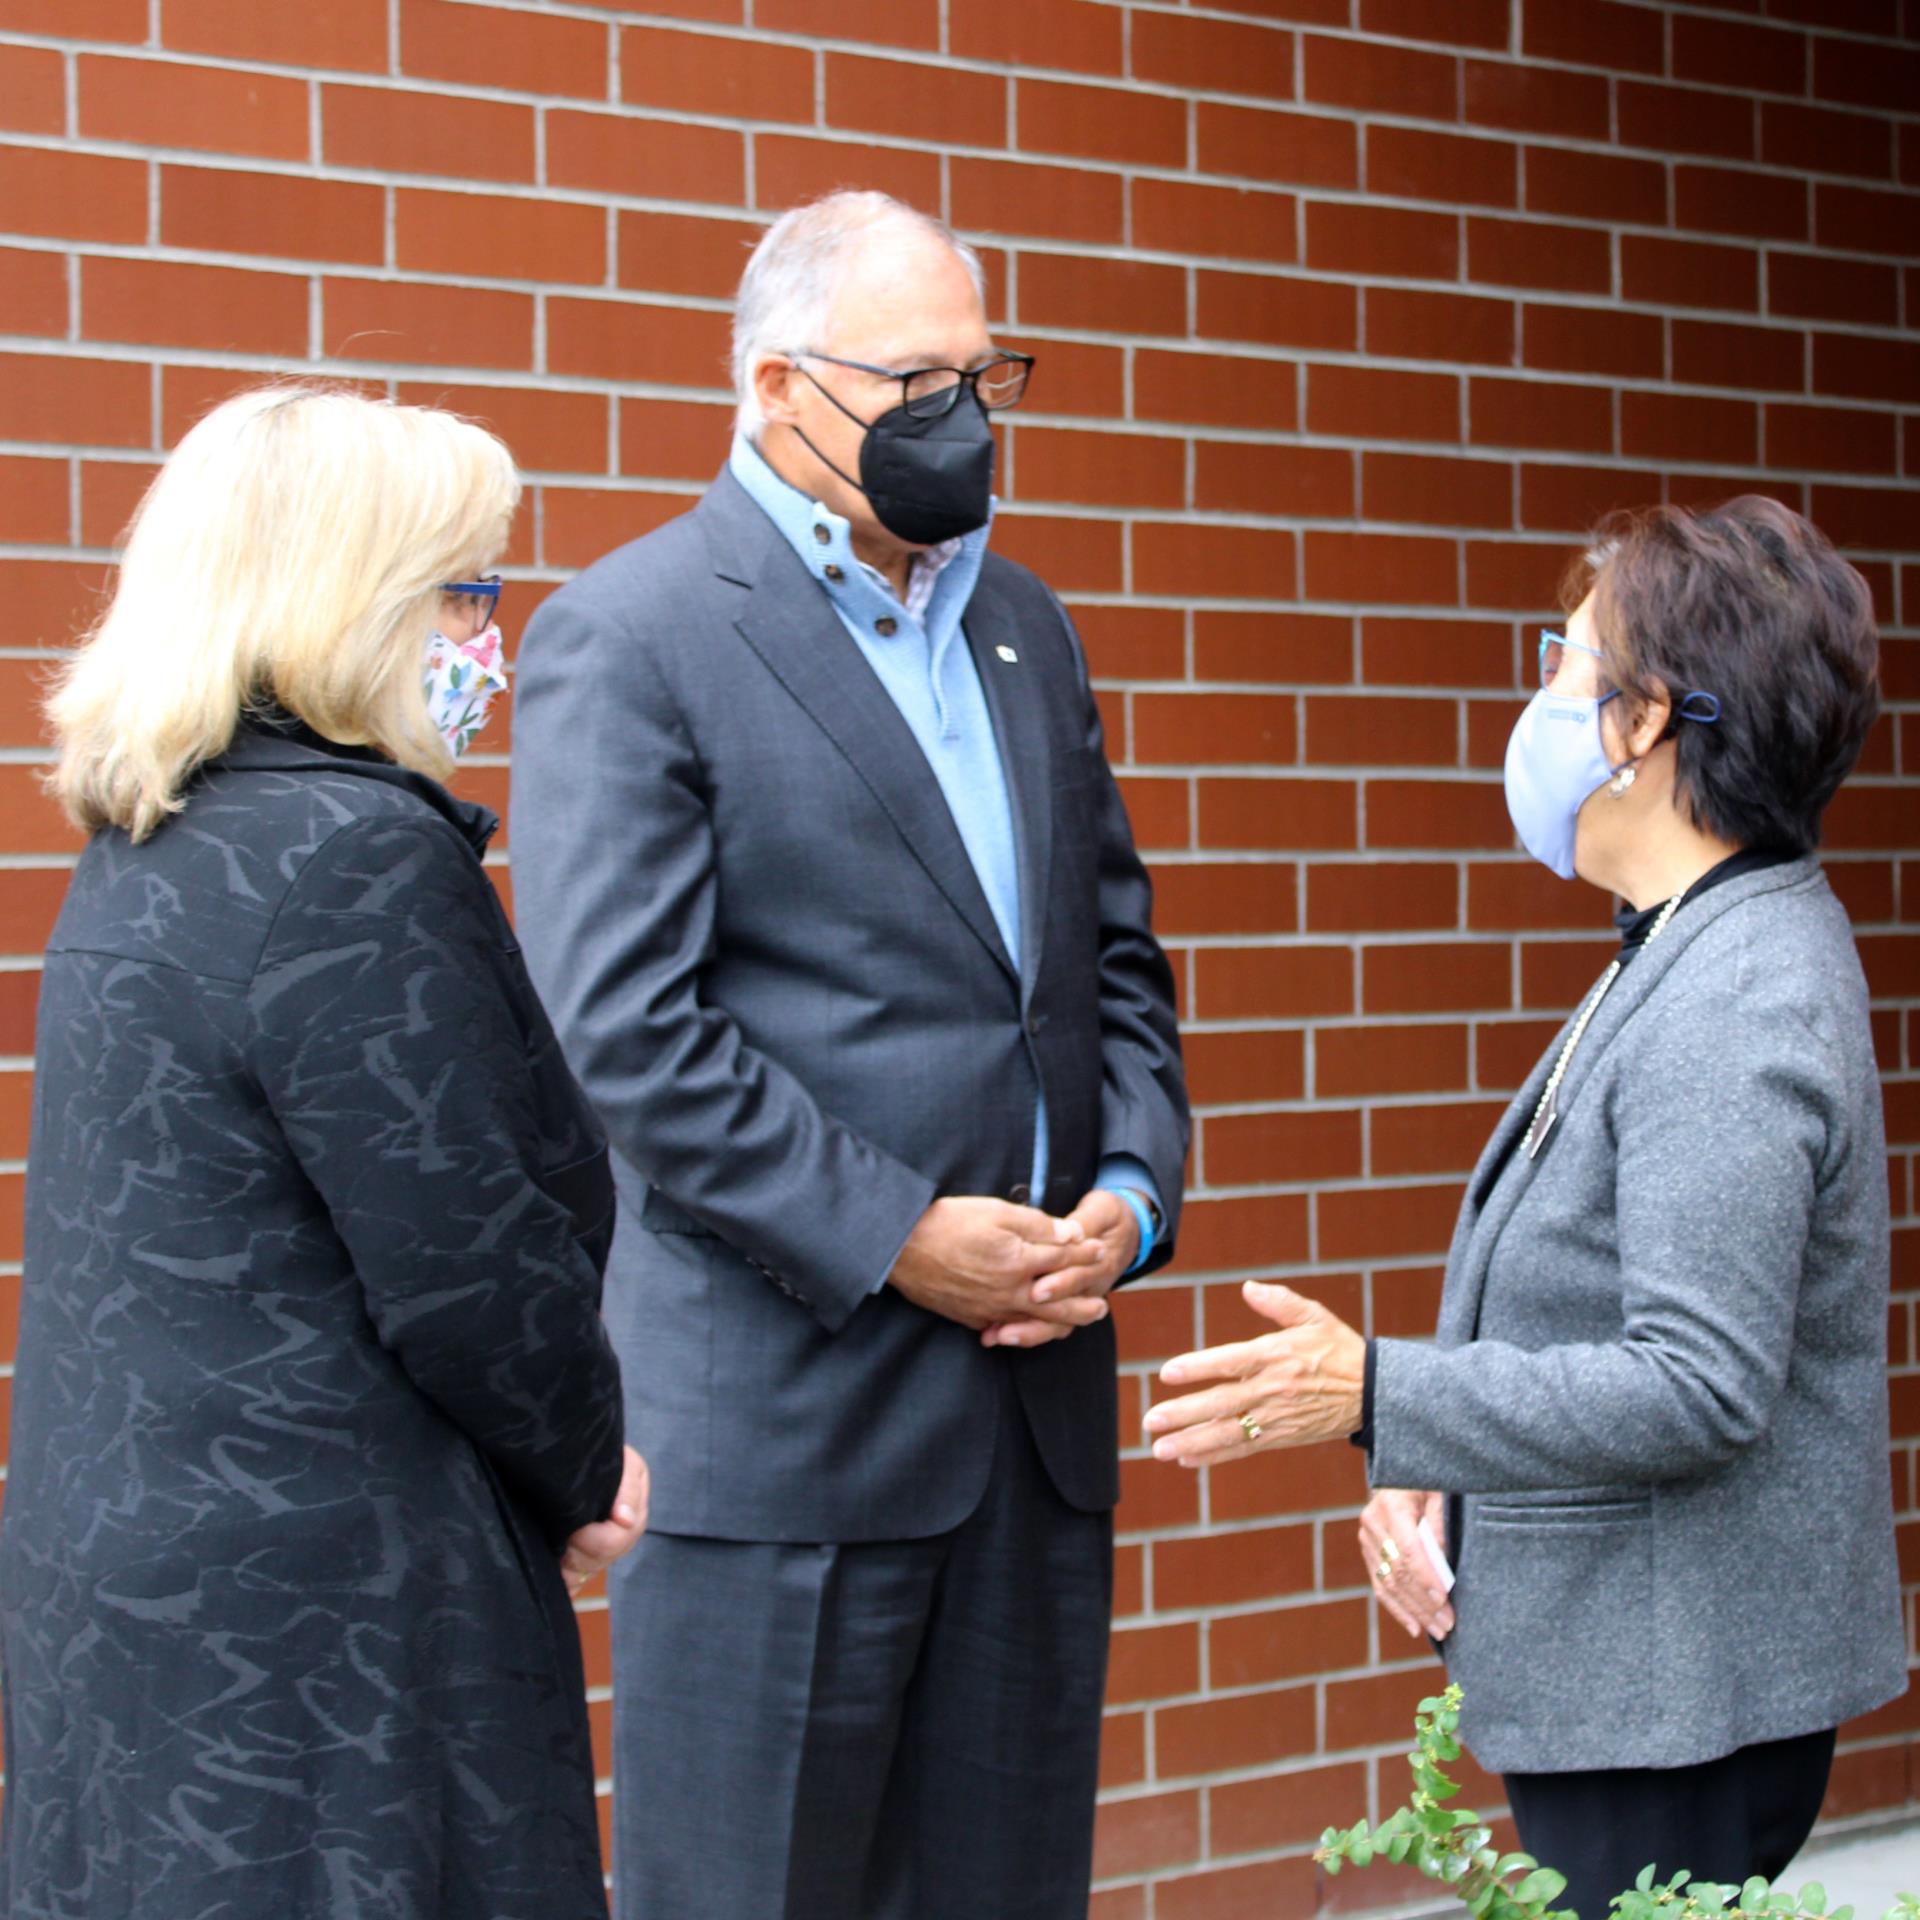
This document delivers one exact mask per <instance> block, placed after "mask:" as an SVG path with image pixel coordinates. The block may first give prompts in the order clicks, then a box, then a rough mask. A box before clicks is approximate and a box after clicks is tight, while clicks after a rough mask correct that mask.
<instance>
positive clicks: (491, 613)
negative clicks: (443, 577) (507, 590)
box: [440, 573, 506, 626]
mask: <svg viewBox="0 0 1920 1920" xmlns="http://www.w3.org/2000/svg"><path fill="white" fill-rule="evenodd" d="M505 585H506V583H505V582H504V581H503V580H502V579H501V578H500V576H499V575H498V574H497V573H490V574H488V575H487V577H486V578H485V579H484V580H448V581H444V582H443V583H442V584H441V588H440V591H441V592H442V593H452V594H460V595H463V596H466V597H470V598H472V599H475V600H484V601H485V602H486V603H487V618H486V621H485V623H484V624H485V625H488V626H491V625H492V624H493V622H494V620H495V619H496V618H497V617H498V616H499V612H500V595H501V592H502V591H503V589H504V587H505Z"/></svg>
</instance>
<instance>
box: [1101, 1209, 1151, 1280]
mask: <svg viewBox="0 0 1920 1920" xmlns="http://www.w3.org/2000/svg"><path fill="white" fill-rule="evenodd" d="M1106 1191H1107V1192H1108V1193H1111V1194H1114V1195H1116V1196H1117V1197H1118V1198H1120V1199H1122V1200H1124V1201H1125V1202H1126V1203H1127V1205H1128V1207H1129V1208H1131V1209H1132V1212H1133V1221H1134V1225H1135V1226H1137V1227H1138V1228H1139V1229H1140V1248H1139V1251H1138V1252H1137V1253H1136V1254H1135V1255H1134V1256H1133V1260H1132V1263H1131V1264H1130V1265H1129V1266H1128V1267H1127V1270H1126V1273H1123V1274H1122V1275H1121V1276H1120V1277H1121V1279H1123V1280H1124V1279H1125V1278H1126V1277H1127V1274H1132V1273H1138V1272H1139V1271H1140V1269H1141V1267H1142V1266H1143V1265H1144V1264H1145V1263H1146V1258H1147V1255H1148V1254H1150V1253H1151V1252H1152V1251H1153V1246H1154V1234H1153V1215H1152V1213H1151V1212H1150V1211H1149V1210H1148V1207H1147V1203H1146V1202H1145V1201H1144V1200H1143V1199H1141V1197H1140V1196H1139V1195H1138V1194H1137V1193H1135V1192H1134V1190H1133V1189H1132V1188H1131V1187H1108V1188H1107V1189H1106Z"/></svg>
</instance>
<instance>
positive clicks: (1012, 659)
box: [994, 647, 1020, 666]
mask: <svg viewBox="0 0 1920 1920" xmlns="http://www.w3.org/2000/svg"><path fill="white" fill-rule="evenodd" d="M994 652H995V653H997V654H998V655H999V656H1000V658H1001V659H1002V660H1004V661H1006V663H1007V664H1008V665H1009V666H1018V665H1019V663H1020V656H1019V655H1018V654H1017V653H1015V652H1014V650H1013V649H1012V648H1011V647H995V648H994Z"/></svg>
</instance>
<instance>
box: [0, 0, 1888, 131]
mask: <svg viewBox="0 0 1920 1920" xmlns="http://www.w3.org/2000/svg"><path fill="white" fill-rule="evenodd" d="M456 3H457V0H456ZM510 10H511V11H512V12H514V13H515V14H517V15H518V17H520V18H522V19H525V20H529V21H538V20H541V19H553V18H559V19H569V18H576V17H582V16H580V15H576V14H574V13H572V12H570V11H569V10H567V9H565V8H563V7H560V6H551V5H550V6H543V7H541V8H540V9H539V10H538V11H534V12H529V11H527V10H526V9H524V8H511V9H510ZM1657 11H1658V12H1659V13H1660V15H1661V17H1662V18H1663V19H1673V18H1678V17H1686V18H1697V19H1701V20H1703V21H1706V22H1708V23H1710V24H1718V25H1722V26H1724V25H1727V24H1729V22H1728V20H1727V16H1726V15H1725V14H1722V13H1717V12H1710V11H1706V10H1703V9H1692V8H1686V7H1681V6H1674V7H1662V8H1660V9H1657ZM1128 12H1129V13H1153V14H1156V15H1158V16H1159V17H1162V18H1173V19H1182V18H1192V17H1193V16H1194V13H1195V12H1196V10H1195V9H1190V8H1185V7H1181V8H1179V9H1175V8H1172V7H1170V6H1169V7H1158V6H1155V5H1153V4H1152V0H1143V3H1142V4H1140V5H1137V6H1134V7H1131V8H1129V9H1128ZM590 17H594V18H600V19H605V20H606V21H607V23H608V24H609V25H611V26H614V27H616V28H623V29H624V28H637V29H640V30H642V31H654V32H670V33H675V34H682V35H687V36H691V37H695V38H699V39H704V40H716V41H722V42H727V43H732V44H736V45H743V46H753V47H772V48H776V49H790V50H793V51H795V52H805V53H811V54H813V55H814V56H815V57H816V59H824V57H825V56H827V55H829V54H840V55H842V56H843V57H845V58H850V59H860V60H877V61H885V62H888V63H890V64H895V65H910V66H923V67H929V68H933V69H935V70H937V71H940V72H947V73H975V74H980V75H983V76H987V77H1005V78H1008V79H1014V80H1018V79H1021V78H1031V79H1036V80H1044V81H1048V82H1054V83H1059V82H1067V83H1073V84H1079V85H1089V86H1107V87H1112V88H1115V89H1116V90H1120V91H1127V92H1144V93H1156V94H1159V93H1166V94H1172V95H1173V96H1174V97H1176V98H1179V99H1184V100H1196V101H1203V102H1206V103H1209V104H1212V103H1215V102H1222V101H1224V102H1227V103H1231V104H1236V105H1242V104H1255V105H1261V106H1267V107H1276V108H1280V109H1285V108H1287V107H1289V106H1292V105H1295V104H1297V103H1299V102H1300V98H1301V96H1300V94H1299V92H1298V91H1297V90H1296V91H1295V92H1294V93H1291V94H1287V95H1274V94H1270V93H1266V92H1255V93H1242V92H1231V91H1225V90H1222V89H1218V88H1204V87H1191V86H1182V85H1179V84H1178V83H1175V82H1172V81H1157V80H1152V79H1142V78H1141V77H1139V76H1138V75H1135V74H1132V73H1130V72H1122V73H1117V74H1113V73H1105V72H1100V73H1092V72H1088V71H1086V70H1083V69H1079V68H1067V67H1040V66H1034V65H1028V64H1025V63H1020V62H1008V61H1004V60H1001V61H995V60H985V59H980V58H977V57H974V56H970V55H966V54H955V53H951V52H941V51H937V50H935V49H932V48H922V47H909V46H902V45H897V44H894V43H891V42H885V41H876V40H862V39H858V38H849V37H847V36H845V35H823V34H805V33H799V32H794V31H790V30H785V29H779V28H770V27H758V26H747V25H735V24H733V23H730V22H725V21H704V20H692V19H688V18H685V17H682V16H666V15H650V16H643V17H640V18H635V17H633V16H631V15H629V14H626V13H624V12H622V11H618V10H612V9H609V10H606V11H604V12H601V13H599V14H596V15H593V16H590ZM1203 17H1206V18H1211V19H1216V20H1220V21H1222V22H1224V23H1226V24H1231V25H1237V26H1239V27H1242V28H1246V29H1250V30H1251V31H1253V32H1255V33H1258V32H1262V31H1271V32H1273V33H1274V34H1275V35H1276V37H1278V36H1279V35H1281V34H1291V35H1293V36H1295V39H1294V46H1295V49H1296V50H1297V57H1298V58H1300V59H1304V54H1305V49H1306V44H1307V41H1308V39H1309V38H1313V39H1317V40H1322V41H1331V42H1335V43H1340V44H1351V45H1359V46H1364V47H1373V46H1379V45H1391V46H1393V47H1395V48H1396V49H1397V50H1401V51H1409V52H1422V53H1426V54H1429V55H1431V56H1432V57H1433V58H1434V59H1436V60H1452V61H1454V62H1455V63H1456V70H1457V71H1459V72H1462V73H1463V72H1464V67H1465V63H1466V62H1467V61H1469V60H1478V61H1480V62H1481V63H1482V64H1487V65H1496V66H1498V65H1512V66H1526V67H1531V68H1540V69H1544V70H1547V71H1551V72H1556V73H1580V74H1594V75H1597V76H1599V77H1600V78H1602V79H1604V80H1606V81H1607V82H1608V84H1609V87H1610V88H1616V87H1617V86H1618V84H1619V83H1620V82H1623V81H1624V82H1627V83H1629V84H1637V85H1642V86H1648V87H1667V88H1678V89H1682V90H1686V91H1690V92H1697V93H1715V94H1728V95H1731V96H1734V97H1736V98H1739V99H1744V100H1750V101H1753V102H1755V103H1756V104H1758V103H1761V102H1765V101H1779V102H1783V103H1785V104H1788V105H1797V106H1813V107H1827V108H1831V109H1833V110H1835V111H1839V112H1846V111H1849V110H1858V111H1864V112H1868V113H1872V114H1874V115H1875V116H1876V117H1885V118H1888V119H1892V120H1895V121H1904V120H1907V119H1912V118H1915V117H1917V116H1920V110H1902V109H1900V108H1897V107H1887V108H1883V107H1879V106H1875V105H1865V106H1862V105H1861V104H1860V103H1856V102H1852V101H1845V100H1835V99H1832V98H1831V97H1829V96H1826V95H1822V94H1820V93H1818V92H1816V91H1815V88H1814V69H1815V66H1816V64H1817V49H1818V47H1819V46H1820V45H1821V44H1822V43H1823V42H1825V43H1833V44H1846V45H1853V46H1862V47H1871V48H1873V49H1875V50H1878V51H1894V52H1903V51H1912V50H1914V48H1915V46H1916V42H1915V41H1913V40H1912V39H1911V38H1909V37H1908V36H1906V35H1905V34H1901V35H1898V36H1890V35H1885V34H1869V33H1866V32H1863V31H1860V30H1858V29H1852V28H1844V27H1827V26H1824V25H1821V26H1810V25H1807V24H1805V23H1795V24H1794V25H1792V26H1788V27H1784V28H1777V29H1776V30H1778V31H1780V32H1782V33H1784V34H1787V35H1792V36H1796V37H1798V38H1800V39H1801V41H1802V45H1803V47H1804V49H1805V51H1806V52H1807V54H1808V56H1809V57H1808V59H1807V62H1806V85H1805V87H1804V88H1803V90H1802V91H1800V92H1798V93H1785V92H1781V91H1779V90H1777V89H1775V88H1772V87H1768V86H1764V85H1756V84H1754V83H1752V82H1736V81H1728V80H1715V79H1710V78H1708V79H1700V78H1692V77H1687V76H1682V75H1679V74H1675V73H1673V72H1672V71H1671V70H1670V69H1671V61H1670V60H1663V64H1662V69H1661V71H1660V72H1659V73H1647V72H1644V71H1641V70H1639V69H1636V68H1627V67H1620V66H1609V65H1607V64H1605V63H1604V62H1598V63H1596V62H1592V61H1578V60H1568V59H1565V58H1563V57H1560V56H1556V55H1554V54H1547V53H1529V52H1527V51H1526V50H1525V47H1524V44H1523V46H1522V49H1521V51H1520V52H1518V53H1514V52H1511V51H1507V50H1502V49H1497V48H1488V47H1476V46H1469V45H1466V44H1463V43H1454V42H1435V41H1428V40H1417V39H1412V38H1408V37H1405V36H1393V35H1388V34H1382V33H1375V32H1373V31H1371V30H1369V29H1366V28H1362V27H1355V26H1352V25H1346V26H1336V25H1331V24H1328V25H1321V24H1319V23H1313V22H1291V21H1289V22H1281V23H1268V22H1264V21H1260V20H1256V19H1250V18H1249V17H1248V16H1246V15H1245V14H1231V13H1215V12H1211V11H1208V12H1206V13H1204V15H1203ZM1732 24H1735V25H1746V24H1749V23H1748V22H1746V21H1744V20H1742V21H1736V22H1733V23H1732ZM1759 25H1760V30H1761V31H1765V30H1767V29H1768V28H1769V27H1774V26H1775V23H1774V22H1771V21H1768V22H1763V23H1759ZM0 44H18V45H25V46H32V47H38V48H44V49H50V50H53V51H57V52H61V53H66V54H82V53H84V54H88V55H90V56H93V57H107V58H121V59H145V60H154V61H159V62H163V63H166V64H171V65H191V66H205V67H218V68H221V69H228V68H237V69H240V70H243V71H248V72H257V73H266V74H274V75H285V74H293V75H298V76H300V77H306V78H324V79H327V80H343V81H348V82H353V83H357V84H367V83H378V82H382V81H392V80H396V79H397V80H403V81H404V80H416V79H417V80H424V81H427V82H428V83H430V84H432V85H436V86H444V87H446V88H447V89H448V90H450V91H454V92H457V93H460V94H468V93H473V94H484V95H486V96H488V97H496V98H498V97H507V98H512V99H515V100H522V99H531V100H533V101H536V102H538V101H541V100H552V99H559V100H563V101H574V100H583V101H588V102H591V103H592V104H595V105H603V106H615V107H618V106H629V105H641V104H644V103H640V102H630V101H625V100H622V99H619V98H617V97H612V96H609V95H606V94H599V95H596V94H541V93H531V92H528V91H526V90H523V89H514V88H504V87H495V88H481V87H478V86H476V85H475V84H474V83H472V82H469V81H460V80H453V79H448V80H441V79H439V78H438V77H437V76H434V75H430V74H413V73H409V72H407V71H406V70H405V68H404V64H403V62H404V46H402V47H401V48H400V49H398V52H399V53H400V56H401V57H400V59H398V60H396V59H395V57H394V55H395V51H396V50H395V49H393V48H390V49H389V68H390V71H389V72H388V73H385V74H381V73H377V72H370V71H368V70H365V69H354V68H339V67H314V66H299V65H295V64H293V63H290V62H287V61H277V60H260V59H252V60H250V59H247V58H246V57H244V56H241V55H234V54H221V53H217V52H214V53H197V52H193V51H190V50H187V49H182V48H178V47H171V46H168V45H167V44H165V42H164V40H149V41H146V42H135V41H124V40H95V39H90V38H88V37H86V36H84V35H57V34H32V33H24V32H18V31H9V32H8V33H7V34H5V35H4V36H0ZM1127 64H1129V65H1130V64H1131V61H1130V59H1129V61H1128V63H1127ZM395 67H398V68H399V71H397V72H395V71H392V70H391V69H393V68H395ZM616 79H617V73H616V72H615V71H614V70H613V68H612V63H609V74H608V80H609V84H610V85H611V84H613V83H614V81H615V80H616ZM1322 104H1323V103H1322ZM1461 123H1462V119H1461V115H1460V112H1459V102H1458V95H1457V93H1456V108H1455V118H1454V120H1451V121H1447V122H1441V123H1438V124H1442V125H1455V124H1461Z"/></svg>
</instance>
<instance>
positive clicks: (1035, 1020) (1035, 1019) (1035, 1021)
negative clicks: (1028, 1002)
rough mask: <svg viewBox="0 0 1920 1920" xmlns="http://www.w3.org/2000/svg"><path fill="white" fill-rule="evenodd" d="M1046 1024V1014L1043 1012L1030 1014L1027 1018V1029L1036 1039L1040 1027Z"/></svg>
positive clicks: (1038, 1035)
mask: <svg viewBox="0 0 1920 1920" xmlns="http://www.w3.org/2000/svg"><path fill="white" fill-rule="evenodd" d="M1046 1024H1047V1016H1046V1015H1045V1014H1044V1013H1035V1014H1030V1015H1029V1016H1028V1018H1027V1031H1028V1032H1029V1033H1030V1034H1032V1035H1033V1037H1034V1038H1035V1039H1036V1040H1037V1039H1038V1038H1039V1037H1040V1029H1041V1028H1042V1027H1044V1026H1045V1025H1046Z"/></svg>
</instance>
